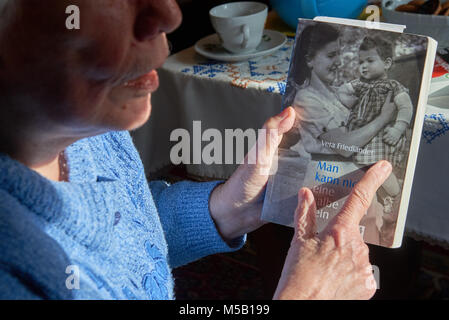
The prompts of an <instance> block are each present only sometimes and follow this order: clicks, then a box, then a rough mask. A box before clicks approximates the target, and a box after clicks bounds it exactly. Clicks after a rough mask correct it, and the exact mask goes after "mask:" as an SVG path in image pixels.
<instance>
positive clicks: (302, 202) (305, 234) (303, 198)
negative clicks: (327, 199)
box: [295, 188, 317, 242]
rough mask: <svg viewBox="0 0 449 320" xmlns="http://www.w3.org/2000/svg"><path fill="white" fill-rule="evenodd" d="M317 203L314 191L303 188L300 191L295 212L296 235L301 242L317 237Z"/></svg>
mask: <svg viewBox="0 0 449 320" xmlns="http://www.w3.org/2000/svg"><path fill="white" fill-rule="evenodd" d="M316 232H317V228H316V203H315V199H314V197H313V194H312V191H310V190H309V189H307V188H302V189H301V190H299V193H298V206H297V207H296V212H295V235H296V239H297V240H299V241H300V242H305V241H306V240H308V239H310V238H313V237H315V235H316Z"/></svg>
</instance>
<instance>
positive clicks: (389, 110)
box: [379, 91, 396, 125]
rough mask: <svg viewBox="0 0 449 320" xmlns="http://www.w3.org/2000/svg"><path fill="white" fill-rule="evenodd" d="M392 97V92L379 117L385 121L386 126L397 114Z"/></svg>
mask: <svg viewBox="0 0 449 320" xmlns="http://www.w3.org/2000/svg"><path fill="white" fill-rule="evenodd" d="M392 95H393V93H392V91H389V92H388V94H387V98H386V99H385V103H384V105H383V106H382V109H381V110H380V115H379V117H381V118H382V120H383V121H384V125H386V124H387V123H389V122H390V121H392V120H393V116H394V115H395V113H396V105H395V104H394V102H393V101H391V97H392Z"/></svg>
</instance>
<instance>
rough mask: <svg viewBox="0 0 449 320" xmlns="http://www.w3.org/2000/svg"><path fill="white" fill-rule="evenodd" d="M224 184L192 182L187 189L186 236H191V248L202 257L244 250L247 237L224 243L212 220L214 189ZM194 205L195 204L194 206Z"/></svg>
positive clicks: (185, 202)
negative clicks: (210, 203) (210, 205)
mask: <svg viewBox="0 0 449 320" xmlns="http://www.w3.org/2000/svg"><path fill="white" fill-rule="evenodd" d="M222 183H224V181H213V182H202V183H193V182H192V183H189V184H188V185H187V186H186V188H185V195H186V197H184V198H183V199H182V200H183V207H184V208H186V209H187V211H189V214H186V215H185V216H184V219H183V220H184V221H183V224H184V228H185V231H186V232H185V234H187V235H190V237H189V238H190V239H187V240H189V242H190V245H191V248H192V249H193V250H194V251H196V252H197V254H198V255H201V256H206V255H209V254H213V253H218V252H231V251H236V250H238V249H240V248H242V247H243V245H244V244H245V241H246V235H244V236H242V237H239V238H236V239H233V240H231V241H228V242H226V241H224V239H223V238H222V237H221V235H220V233H219V232H218V230H217V227H216V225H215V222H214V220H213V219H212V216H211V213H210V209H209V200H210V197H211V194H212V192H213V191H214V189H215V188H216V187H217V186H218V185H220V184H222ZM195 202H196V203H195ZM192 203H194V205H193V206H192ZM198 230H201V231H204V233H203V232H198Z"/></svg>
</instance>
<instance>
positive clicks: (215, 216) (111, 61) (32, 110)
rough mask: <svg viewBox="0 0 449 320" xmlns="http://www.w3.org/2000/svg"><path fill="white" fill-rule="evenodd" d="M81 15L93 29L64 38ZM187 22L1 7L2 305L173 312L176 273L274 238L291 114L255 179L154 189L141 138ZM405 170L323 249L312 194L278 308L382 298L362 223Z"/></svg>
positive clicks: (22, 2)
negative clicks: (73, 304) (100, 302)
mask: <svg viewBox="0 0 449 320" xmlns="http://www.w3.org/2000/svg"><path fill="white" fill-rule="evenodd" d="M69 5H76V6H78V7H79V9H80V12H81V29H79V30H76V29H75V30H68V29H67V28H66V27H65V19H66V18H67V15H66V14H65V12H66V8H67V7H68V6H69ZM180 21H181V15H180V11H179V8H178V7H177V4H176V2H175V1H174V0H167V1H159V0H126V1H125V0H113V1H111V0H96V1H91V0H70V1H66V0H46V5H45V6H44V5H42V1H38V0H2V1H1V2H0V65H1V68H0V113H1V116H0V122H1V123H0V141H1V143H0V298H3V299H14V298H19V299H37V298H44V299H173V298H174V295H173V278H172V275H171V269H172V268H174V267H176V266H179V265H182V264H185V263H188V262H190V261H193V260H195V259H199V258H201V257H203V256H205V255H208V254H212V253H216V252H223V251H229V250H235V249H238V248H240V247H241V246H242V245H243V243H244V241H245V234H246V233H247V232H250V231H252V230H254V229H256V228H258V227H259V226H261V225H262V224H263V222H261V221H260V220H259V215H260V209H261V206H262V203H263V194H264V188H265V185H266V182H267V176H264V175H260V174H259V173H260V172H261V170H260V169H262V168H261V166H267V165H270V163H271V161H272V157H273V154H274V151H275V148H277V146H278V144H279V142H280V139H281V138H282V134H283V133H285V132H286V131H288V130H289V129H290V128H291V127H292V125H293V122H294V112H293V110H292V109H291V108H289V109H287V110H286V111H285V112H283V113H282V114H281V115H278V116H275V117H273V118H271V119H269V120H268V121H267V122H266V124H265V128H266V129H268V131H267V132H269V133H267V136H268V137H269V138H270V139H268V143H266V144H260V146H259V147H260V150H261V152H260V155H259V156H258V158H257V161H256V162H257V163H256V165H248V164H244V165H242V166H240V167H239V168H238V170H237V171H236V172H235V174H234V175H233V176H232V177H231V178H230V179H229V180H228V181H226V182H225V183H221V182H210V183H192V182H181V183H177V184H173V185H168V184H166V183H164V182H162V181H159V182H154V183H151V184H150V185H148V183H147V181H146V179H145V174H144V169H143V166H142V163H141V161H140V159H139V156H138V153H137V151H136V149H135V148H134V146H133V143H132V140H131V138H130V135H129V133H128V130H133V129H135V128H137V127H139V126H141V125H142V124H143V123H145V122H146V121H147V119H148V117H149V116H150V113H151V100H150V98H151V93H152V92H154V91H155V90H156V89H157V87H158V77H157V72H156V71H155V70H156V69H157V68H158V67H159V66H161V64H162V63H163V62H164V60H165V58H166V57H167V55H168V49H167V41H166V37H165V34H166V33H168V32H171V31H172V30H174V29H175V28H176V27H177V26H178V25H179V24H180ZM272 132H277V133H276V134H272ZM270 133H271V134H270ZM390 170H391V166H390V165H389V164H388V163H387V162H381V163H379V164H378V165H376V166H374V167H373V168H372V169H371V170H370V171H368V173H367V174H366V176H365V178H364V179H363V180H362V181H361V182H360V183H359V185H358V187H357V189H356V191H357V192H355V193H354V195H353V196H351V197H350V199H349V200H348V202H347V206H346V207H345V209H343V210H342V212H341V215H340V218H339V219H338V221H336V223H335V224H334V225H333V226H331V227H330V229H329V230H327V231H326V232H325V233H322V234H320V235H315V229H314V227H313V219H314V216H315V211H314V210H315V207H314V201H313V196H312V195H311V193H310V191H309V190H302V191H301V192H300V193H299V196H300V197H299V199H300V200H299V204H298V209H297V213H296V217H297V233H296V235H295V238H294V239H293V240H292V245H291V249H290V251H289V254H288V257H287V260H286V263H285V268H284V271H283V274H282V277H281V279H280V282H279V286H278V289H277V291H276V293H275V298H285V299H297V298H305V299H307V298H321V299H327V298H361V299H366V298H370V297H371V296H372V295H373V294H374V288H373V286H369V285H367V283H370V281H372V280H373V276H372V272H371V268H370V264H369V259H368V252H367V247H366V245H365V244H364V243H363V241H362V239H361V237H360V235H359V234H358V231H357V224H358V221H359V220H360V218H361V216H362V215H363V212H364V210H366V208H365V207H366V204H367V203H369V201H370V199H371V198H372V196H373V194H374V192H375V190H376V189H377V188H378V187H379V186H380V184H381V183H382V182H383V180H384V179H385V177H386V176H387V175H388V174H389V172H390Z"/></svg>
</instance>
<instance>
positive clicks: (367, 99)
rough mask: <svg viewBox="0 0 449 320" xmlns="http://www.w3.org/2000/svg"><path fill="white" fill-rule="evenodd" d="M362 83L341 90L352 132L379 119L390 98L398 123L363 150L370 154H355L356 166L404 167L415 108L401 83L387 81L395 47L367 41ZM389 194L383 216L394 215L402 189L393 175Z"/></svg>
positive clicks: (361, 51)
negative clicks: (385, 162)
mask: <svg viewBox="0 0 449 320" xmlns="http://www.w3.org/2000/svg"><path fill="white" fill-rule="evenodd" d="M359 62H360V65H359V72H360V79H356V80H353V81H350V82H348V83H346V84H344V85H342V86H341V87H340V88H339V89H338V96H339V98H340V100H341V102H342V103H343V104H345V105H346V106H347V107H348V108H349V109H352V110H351V113H350V115H349V119H348V122H347V128H348V130H350V131H352V130H355V129H358V128H361V127H363V126H365V125H366V124H368V123H370V122H371V121H372V120H373V119H374V118H376V117H377V116H378V115H379V114H380V112H381V110H382V107H383V105H384V103H385V102H386V99H387V97H388V96H389V94H390V97H391V99H393V101H394V104H395V107H396V109H397V115H396V117H395V120H394V121H393V122H391V123H390V124H388V125H387V126H386V127H384V128H383V129H382V130H380V131H379V132H378V134H377V135H376V136H375V137H374V138H373V139H372V140H371V141H370V142H369V143H368V144H366V145H365V146H364V149H366V150H371V151H372V152H370V153H356V154H354V156H353V160H354V163H356V164H358V165H360V166H366V165H370V164H373V163H375V162H377V161H379V160H384V159H385V160H388V161H390V162H391V163H392V165H393V166H394V167H396V168H400V167H403V165H404V161H405V160H406V142H407V141H406V136H405V132H406V129H407V128H408V127H409V125H410V122H411V119H412V116H413V105H412V102H411V99H410V96H409V94H408V90H407V89H406V88H405V87H404V86H403V85H402V84H401V83H399V82H398V81H396V80H393V79H389V78H388V70H389V69H390V68H391V66H392V64H393V45H392V44H391V43H390V42H389V41H386V40H384V39H382V38H381V37H369V36H368V37H365V38H364V39H363V42H362V44H361V45H360V48H359ZM382 189H383V191H384V193H385V194H386V195H385V196H384V197H383V199H382V202H383V205H384V212H385V213H394V214H397V212H392V209H393V203H394V200H395V199H396V197H397V196H398V195H399V193H400V191H401V189H400V185H399V181H398V179H397V177H396V176H395V175H394V173H392V174H391V175H390V177H389V178H388V179H387V181H385V183H384V184H383V185H382Z"/></svg>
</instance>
